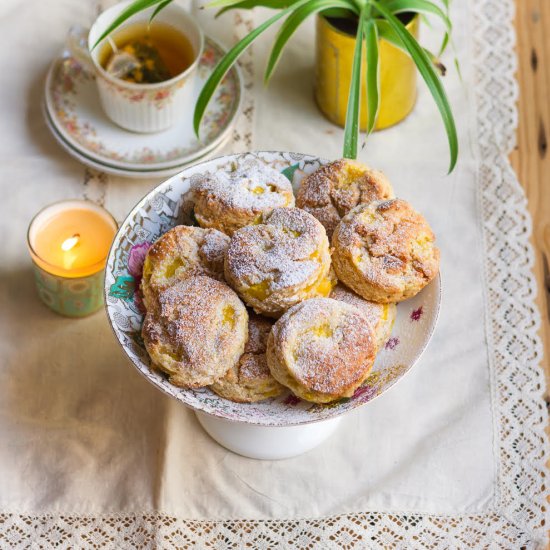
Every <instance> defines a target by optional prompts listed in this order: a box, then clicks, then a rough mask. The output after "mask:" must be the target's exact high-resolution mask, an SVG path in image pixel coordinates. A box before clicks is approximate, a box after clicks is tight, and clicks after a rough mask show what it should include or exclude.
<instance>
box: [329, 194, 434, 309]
mask: <svg viewBox="0 0 550 550" xmlns="http://www.w3.org/2000/svg"><path fill="white" fill-rule="evenodd" d="M434 241H435V237H434V234H433V232H432V230H431V229H430V226H429V225H428V222H427V221H426V220H425V218H424V217H423V216H422V215H421V214H419V213H418V212H416V211H415V210H414V209H413V207H412V206H411V205H410V204H409V203H408V202H406V201H404V200H401V199H392V200H387V201H376V202H372V203H370V204H363V205H360V206H357V207H356V208H354V209H353V210H352V211H351V212H350V213H349V214H347V215H346V216H345V217H344V218H343V219H342V221H341V222H340V224H339V225H338V227H337V228H336V231H335V232H334V235H333V236H332V246H333V247H334V252H333V255H332V263H333V266H334V269H335V271H336V275H337V276H338V279H340V280H341V281H342V282H343V283H344V284H346V285H347V286H348V287H350V288H351V289H352V290H354V291H355V292H356V293H357V294H359V295H360V296H362V297H363V298H365V300H371V301H373V302H379V303H383V304H385V303H389V302H400V301H402V300H406V299H407V298H411V297H412V296H414V295H415V294H417V293H418V292H420V290H422V288H424V287H425V286H426V285H427V284H428V283H429V282H430V281H431V280H432V279H433V278H434V277H435V276H436V275H437V273H438V271H439V250H438V249H437V248H436V246H435V244H434Z"/></svg>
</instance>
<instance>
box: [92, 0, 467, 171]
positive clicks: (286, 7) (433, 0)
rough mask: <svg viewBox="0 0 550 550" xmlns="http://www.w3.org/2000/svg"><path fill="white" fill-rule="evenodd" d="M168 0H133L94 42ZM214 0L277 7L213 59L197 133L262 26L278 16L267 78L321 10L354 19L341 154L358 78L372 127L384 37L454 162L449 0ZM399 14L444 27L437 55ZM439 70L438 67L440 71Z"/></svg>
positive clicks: (353, 141)
mask: <svg viewBox="0 0 550 550" xmlns="http://www.w3.org/2000/svg"><path fill="white" fill-rule="evenodd" d="M172 1H173V0H134V2H132V3H131V4H130V5H129V6H127V7H126V9H125V10H123V11H122V13H121V14H120V15H119V17H118V18H117V19H116V20H115V21H113V23H112V24H111V26H110V27H109V28H108V29H107V30H106V31H105V33H104V34H103V35H102V36H101V37H100V38H99V39H98V41H97V43H96V44H95V45H94V47H95V46H96V45H97V44H98V43H99V42H101V40H103V39H104V38H105V37H106V36H107V35H108V34H110V33H111V32H112V31H114V30H115V29H116V28H117V27H118V26H119V25H121V24H122V23H124V21H126V20H127V19H128V18H129V17H131V16H132V15H134V14H135V13H137V12H140V11H142V10H145V9H148V8H153V7H154V8H155V9H154V11H153V14H152V16H151V19H152V18H154V17H155V15H157V13H158V12H159V11H161V10H162V9H163V8H164V7H166V6H167V5H168V4H170V3H171V2H172ZM439 1H440V2H441V5H438V3H437V0H214V1H212V2H211V3H210V4H209V6H213V7H218V8H220V10H219V12H218V15H220V14H222V13H224V12H226V11H228V10H230V9H252V8H254V7H257V6H263V7H266V8H271V9H274V10H278V11H277V13H276V14H275V15H273V16H272V17H270V18H269V19H267V21H264V22H263V23H262V24H261V25H259V26H258V27H256V28H255V29H254V30H252V31H251V32H250V33H249V34H248V35H247V36H245V37H244V38H243V39H242V40H240V41H239V42H238V43H237V44H235V45H234V46H233V47H232V48H231V49H230V50H229V51H228V52H227V53H226V54H225V56H224V57H223V58H222V59H221V60H220V61H219V63H218V65H217V66H216V67H215V68H214V70H213V72H212V74H211V75H210V77H209V78H208V80H207V82H206V83H205V85H204V87H203V89H202V91H201V93H200V95H199V98H198V100H197V103H196V106H195V112H194V117H193V125H194V129H195V133H196V134H197V136H198V135H199V127H200V123H201V120H202V117H203V116H204V112H205V110H206V108H207V106H208V103H209V101H210V99H211V98H212V95H213V94H214V92H215V90H216V88H217V86H218V85H219V83H220V81H221V80H222V79H223V77H224V76H225V74H226V73H227V71H228V70H229V69H230V68H231V67H232V65H233V64H234V63H235V62H236V61H237V59H238V58H239V56H240V55H241V54H242V53H243V52H244V51H245V50H246V48H248V46H250V44H252V42H254V40H256V38H258V37H259V36H260V35H261V34H262V33H263V32H264V31H265V30H266V29H268V28H269V27H271V26H272V25H274V24H275V23H277V22H278V21H279V20H282V19H284V21H283V23H282V25H281V26H280V28H279V30H278V33H277V35H276V37H275V41H274V43H273V47H272V49H271V53H270V56H269V59H268V61H267V66H266V69H265V76H264V80H265V82H266V83H267V82H268V81H269V79H270V78H271V76H272V75H273V72H274V70H275V68H276V66H277V63H278V61H279V59H280V57H281V54H282V52H283V49H284V47H285V45H286V43H287V42H288V40H289V38H290V37H291V36H292V34H293V33H294V32H295V31H296V29H297V28H298V27H299V26H300V25H301V23H302V22H303V21H304V20H305V19H306V18H307V17H309V16H310V15H313V14H321V15H323V16H326V17H331V18H348V19H352V20H353V21H355V22H356V23H357V33H356V40H355V51H354V57H353V65H352V75H351V84H350V89H349V95H348V104H347V112H346V124H345V130H344V149H343V156H344V157H346V158H353V159H355V158H356V157H357V144H358V141H359V133H360V131H359V114H360V101H361V79H362V78H363V77H364V78H365V79H366V90H367V105H366V108H367V135H368V134H369V133H370V132H372V130H373V128H374V125H375V123H376V118H377V114H378V107H379V104H380V93H379V90H380V67H379V59H378V41H379V39H384V40H387V41H388V42H390V43H391V44H393V45H394V46H396V47H398V48H400V49H401V50H403V51H405V52H406V53H407V54H408V55H410V57H411V58H412V59H413V61H414V63H415V64H416V66H417V68H418V71H419V73H420V74H421V76H422V78H423V79H424V81H425V83H426V85H427V87H428V89H429V91H430V93H431V95H432V97H433V100H434V101H435V104H436V106H437V108H438V109H439V112H440V114H441V118H442V120H443V124H444V126H445V130H446V133H447V139H448V142H449V151H450V164H449V172H451V171H452V170H453V169H454V167H455V164H456V160H457V156H458V138H457V133H456V127H455V122H454V118H453V114H452V111H451V107H450V105H449V101H448V99H447V95H446V93H445V90H444V88H443V85H442V83H441V80H440V78H439V75H438V71H441V69H442V68H443V67H442V65H441V63H440V62H439V60H438V57H439V55H441V53H442V52H443V50H444V49H445V47H446V45H447V43H448V41H449V35H450V32H451V22H450V19H449V15H448V13H449V0H439ZM401 14H414V15H417V14H418V15H421V16H428V17H429V16H435V17H437V18H439V19H440V20H441V21H442V22H443V24H444V27H445V32H444V36H443V41H442V46H441V48H440V51H439V52H438V54H437V55H436V54H433V53H431V52H429V51H428V50H426V49H424V48H423V47H422V46H421V45H420V44H419V43H418V42H417V40H416V39H415V38H414V37H413V36H412V35H411V33H410V32H409V31H408V30H407V29H406V27H405V25H404V24H403V22H402V21H401V19H400V16H401ZM363 48H365V50H366V61H367V63H366V67H367V68H366V71H365V72H366V74H365V75H362V74H361V73H362V71H361V59H362V55H363ZM443 70H444V68H443ZM442 72H444V71H442Z"/></svg>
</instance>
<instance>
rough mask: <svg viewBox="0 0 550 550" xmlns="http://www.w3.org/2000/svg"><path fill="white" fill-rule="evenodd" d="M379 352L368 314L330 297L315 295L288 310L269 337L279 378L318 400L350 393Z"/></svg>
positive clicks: (269, 351)
mask: <svg viewBox="0 0 550 550" xmlns="http://www.w3.org/2000/svg"><path fill="white" fill-rule="evenodd" d="M375 356H376V344H375V339H374V332H373V330H372V328H371V326H370V325H369V323H366V322H365V317H364V316H363V314H362V313H361V312H360V311H359V309H358V308H356V307H355V306H351V305H349V304H346V303H344V302H339V301H337V300H332V299H331V298H313V299H311V300H306V301H305V302H302V303H301V304H298V305H296V306H294V307H293V308H291V309H289V310H288V311H287V312H286V313H285V314H284V315H283V316H282V317H281V318H280V319H279V320H278V321H277V322H276V323H275V325H273V329H272V330H271V333H270V335H269V338H268V341H267V364H268V365H269V370H270V371H271V374H272V375H273V376H274V378H275V379H276V380H278V381H279V382H280V383H281V384H283V385H284V386H287V387H288V388H290V389H291V390H292V391H293V392H294V393H295V394H296V395H297V396H298V397H301V398H302V399H306V400H307V401H313V402H315V403H329V402H330V401H334V400H336V399H340V398H342V397H351V396H352V395H353V393H354V391H355V390H356V389H357V388H358V387H359V386H360V385H361V383H362V382H363V381H364V380H365V378H366V377H367V376H368V374H369V372H370V370H371V368H372V365H373V363H374V358H375Z"/></svg>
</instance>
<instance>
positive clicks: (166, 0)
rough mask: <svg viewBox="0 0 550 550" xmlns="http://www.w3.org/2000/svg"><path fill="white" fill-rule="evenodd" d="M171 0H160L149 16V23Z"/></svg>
mask: <svg viewBox="0 0 550 550" xmlns="http://www.w3.org/2000/svg"><path fill="white" fill-rule="evenodd" d="M172 2H173V0H164V2H161V3H160V4H159V5H158V6H157V7H156V8H155V11H154V12H153V14H152V15H151V17H150V18H149V23H151V21H153V19H154V18H155V17H156V16H157V15H158V14H159V13H160V12H161V11H162V10H163V9H164V8H165V7H166V6H168V4H171V3H172Z"/></svg>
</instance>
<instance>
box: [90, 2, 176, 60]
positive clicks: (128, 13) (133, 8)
mask: <svg viewBox="0 0 550 550" xmlns="http://www.w3.org/2000/svg"><path fill="white" fill-rule="evenodd" d="M164 1H165V0H135V2H132V3H131V4H130V5H129V6H128V7H127V8H125V9H124V10H122V12H121V14H120V15H119V16H118V17H117V18H116V19H115V20H114V21H113V22H112V23H111V24H110V25H109V26H108V27H107V29H106V30H105V32H104V33H103V34H102V35H101V36H100V37H99V38H98V39H97V40H96V42H95V44H94V45H93V46H92V50H94V49H95V48H96V46H97V45H98V44H99V43H100V42H101V41H102V40H103V39H104V38H105V37H107V36H108V35H109V34H111V33H112V32H113V31H114V30H115V29H117V28H118V27H119V26H120V25H122V23H124V22H125V21H127V20H128V19H129V18H130V17H132V15H135V14H136V13H139V12H140V11H143V10H146V9H147V8H151V7H152V6H156V5H157V4H162V3H163V2H164Z"/></svg>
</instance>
